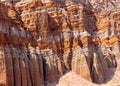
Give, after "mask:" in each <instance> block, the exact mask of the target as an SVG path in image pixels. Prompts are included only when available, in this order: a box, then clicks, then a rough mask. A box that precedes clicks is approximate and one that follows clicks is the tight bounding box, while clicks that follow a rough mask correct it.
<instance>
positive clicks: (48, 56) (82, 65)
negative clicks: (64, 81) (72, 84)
mask: <svg viewBox="0 0 120 86" xmlns="http://www.w3.org/2000/svg"><path fill="white" fill-rule="evenodd" d="M0 5H1V6H0V12H1V15H0V35H1V36H0V42H1V47H2V49H1V51H3V52H4V53H3V59H4V61H3V60H0V61H1V63H3V64H5V66H4V67H5V69H4V71H5V72H2V73H3V74H6V75H4V76H5V79H6V80H3V78H4V77H3V78H0V82H3V83H5V84H6V85H9V86H21V85H22V86H44V85H46V84H48V83H53V82H55V81H57V80H58V78H59V77H60V76H62V75H64V73H65V72H66V71H73V72H75V73H76V74H78V75H80V76H81V77H83V78H85V79H87V80H89V81H92V82H95V83H98V84H99V83H104V82H106V79H107V76H110V75H109V74H108V73H109V70H110V69H111V68H114V69H116V68H117V71H119V53H120V43H119V42H120V39H119V35H120V34H119V33H120V30H119V28H120V27H119V10H117V11H115V12H112V11H111V13H109V14H108V12H102V11H101V13H100V14H97V11H96V10H95V9H93V8H94V6H93V7H92V5H91V3H90V2H89V1H88V0H85V2H82V1H72V0H64V1H62V0H60V1H59V0H58V1H52V0H44V1H41V0H36V1H31V2H29V3H26V4H24V2H22V1H21V2H18V3H17V4H16V6H14V5H4V4H2V3H0ZM3 9H5V10H3ZM4 62H5V63H4ZM2 80H3V81H2Z"/></svg>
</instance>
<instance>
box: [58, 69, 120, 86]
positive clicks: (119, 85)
mask: <svg viewBox="0 0 120 86" xmlns="http://www.w3.org/2000/svg"><path fill="white" fill-rule="evenodd" d="M112 71H113V70H112V69H111V72H110V74H111V76H108V77H107V80H106V83H105V84H99V85H98V84H94V83H92V82H89V81H87V80H85V79H83V78H82V77H80V76H79V75H76V74H75V73H73V72H68V73H66V74H65V75H64V76H62V77H61V78H60V80H59V83H58V84H57V85H56V86H120V73H119V72H114V73H113V72H112Z"/></svg>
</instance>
